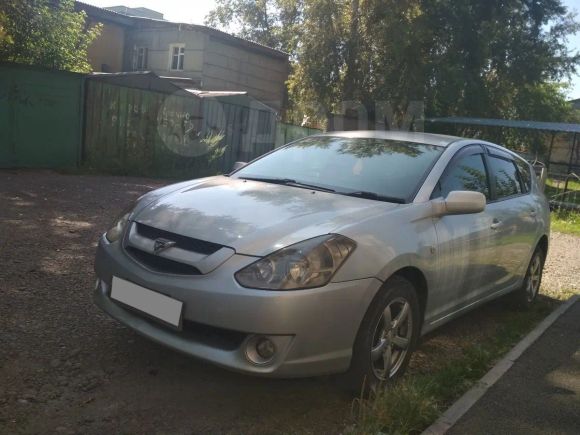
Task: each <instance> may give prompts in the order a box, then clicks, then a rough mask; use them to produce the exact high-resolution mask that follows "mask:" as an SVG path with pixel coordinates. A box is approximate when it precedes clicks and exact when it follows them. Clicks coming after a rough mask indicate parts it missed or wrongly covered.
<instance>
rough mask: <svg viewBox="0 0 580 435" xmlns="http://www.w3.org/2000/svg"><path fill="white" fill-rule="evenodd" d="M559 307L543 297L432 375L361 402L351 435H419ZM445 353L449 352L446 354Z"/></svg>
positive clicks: (508, 317)
mask: <svg viewBox="0 0 580 435" xmlns="http://www.w3.org/2000/svg"><path fill="white" fill-rule="evenodd" d="M556 304H557V302H556V301H554V299H551V298H548V297H541V298H539V299H538V301H537V303H536V304H535V306H533V307H532V308H531V309H530V310H528V311H515V310H514V311H512V312H509V313H507V314H506V315H505V316H502V323H501V325H500V326H498V327H497V329H496V330H495V332H494V333H493V334H491V335H490V336H487V337H485V338H483V339H482V340H480V341H479V342H474V343H471V344H469V345H467V346H466V347H464V349H463V352H462V354H461V355H460V356H458V357H456V358H454V359H452V360H448V359H446V358H441V360H440V362H439V364H438V366H437V367H435V368H434V369H432V370H430V372H429V373H421V374H414V375H407V376H405V377H404V378H403V379H401V380H400V381H399V382H397V383H395V384H393V385H392V386H390V387H389V388H386V389H380V390H379V391H378V393H376V394H375V395H374V396H373V397H371V398H370V399H368V400H363V399H356V400H355V402H354V404H353V409H354V411H355V414H356V419H357V422H356V424H355V425H354V426H353V427H352V428H350V430H349V433H351V434H376V433H384V434H394V433H398V434H416V433H420V432H421V431H423V430H424V429H425V428H427V427H428V426H429V425H430V424H431V423H433V422H434V421H435V420H436V419H437V418H438V417H439V416H440V415H441V414H442V413H443V412H444V411H445V410H446V409H447V408H448V407H449V406H450V405H451V404H452V403H453V402H454V401H455V400H457V399H458V398H459V397H460V396H461V395H462V394H463V393H465V392H466V391H467V390H468V389H469V388H470V387H471V386H472V385H473V384H474V383H475V382H477V381H478V380H479V379H481V377H482V376H483V375H485V373H487V371H488V370H489V369H490V368H491V367H492V366H493V365H494V364H495V362H496V361H497V360H498V359H499V358H501V357H502V356H503V355H504V354H505V353H507V352H508V351H509V350H510V349H511V348H512V347H513V346H514V345H515V344H516V343H517V342H518V341H519V340H520V339H521V338H522V337H524V336H525V335H526V334H527V333H528V332H530V330H532V329H533V327H534V326H536V325H537V324H538V323H539V322H540V321H541V320H542V319H544V318H545V317H546V316H547V315H548V314H549V313H550V312H551V311H552V310H553V309H554V307H555V305H556ZM441 351H442V352H444V350H441Z"/></svg>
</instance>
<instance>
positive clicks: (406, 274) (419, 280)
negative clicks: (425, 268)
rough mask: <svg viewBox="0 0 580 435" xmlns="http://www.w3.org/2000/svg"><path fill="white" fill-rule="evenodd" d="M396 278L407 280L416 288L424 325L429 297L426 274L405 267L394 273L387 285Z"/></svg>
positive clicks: (413, 268) (419, 270)
mask: <svg viewBox="0 0 580 435" xmlns="http://www.w3.org/2000/svg"><path fill="white" fill-rule="evenodd" d="M396 276H398V277H401V278H405V279H406V280H407V281H409V282H410V283H411V284H412V285H413V287H414V288H415V291H416V293H417V299H419V309H420V310H421V324H423V320H424V318H425V310H426V308H427V299H428V297H429V287H428V285H427V278H426V277H425V274H424V273H423V272H422V271H421V269H419V268H418V267H415V266H405V267H402V268H400V269H398V270H396V271H395V272H393V273H392V274H391V276H390V277H389V278H388V279H387V280H386V281H385V283H387V282H388V281H389V280H390V279H392V278H393V277H396Z"/></svg>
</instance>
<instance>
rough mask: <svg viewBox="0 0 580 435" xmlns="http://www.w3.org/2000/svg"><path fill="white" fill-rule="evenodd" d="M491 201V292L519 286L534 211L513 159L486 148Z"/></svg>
mask: <svg viewBox="0 0 580 435" xmlns="http://www.w3.org/2000/svg"><path fill="white" fill-rule="evenodd" d="M487 148H488V151H489V153H488V155H487V162H488V167H489V171H490V180H491V194H492V201H490V203H489V204H488V206H487V210H488V213H489V214H490V215H491V217H492V224H491V228H492V230H493V231H494V233H495V245H494V247H493V249H494V251H495V252H496V255H495V258H496V264H495V267H494V276H493V281H494V288H495V290H503V289H506V288H509V287H514V286H515V285H517V284H518V282H519V278H520V277H521V275H522V273H523V272H524V271H525V268H526V266H527V262H528V260H529V254H530V252H531V249H532V245H533V244H534V242H535V238H536V227H537V220H536V215H537V210H536V208H535V207H536V206H535V203H534V201H533V199H532V198H531V195H530V192H529V184H528V185H526V183H525V182H524V180H523V174H520V171H519V169H518V166H517V165H516V162H515V158H514V157H513V156H512V155H511V154H509V153H507V152H505V151H503V150H500V149H499V148H495V147H491V146H489V147H487Z"/></svg>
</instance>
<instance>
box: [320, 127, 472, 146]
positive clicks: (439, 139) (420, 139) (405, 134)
mask: <svg viewBox="0 0 580 435" xmlns="http://www.w3.org/2000/svg"><path fill="white" fill-rule="evenodd" d="M316 136H334V137H345V138H367V139H390V140H398V141H404V142H415V143H423V144H427V145H437V146H442V147H446V146H447V145H449V144H451V143H453V142H456V141H458V140H463V139H464V138H461V137H457V136H446V135H443V134H434V133H416V132H412V131H381V130H357V131H331V132H328V133H322V134H319V135H316Z"/></svg>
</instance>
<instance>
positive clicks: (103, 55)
mask: <svg viewBox="0 0 580 435" xmlns="http://www.w3.org/2000/svg"><path fill="white" fill-rule="evenodd" d="M96 22H97V21H92V22H90V23H89V24H90V25H93V24H96ZM124 48H125V29H124V27H122V26H118V25H116V24H109V23H103V29H102V31H101V34H100V35H99V37H98V38H97V39H95V40H94V41H93V43H92V44H91V45H90V46H89V48H88V49H87V55H88V59H89V63H90V64H91V66H92V67H93V71H97V72H121V71H123V51H124ZM103 66H108V68H103Z"/></svg>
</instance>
